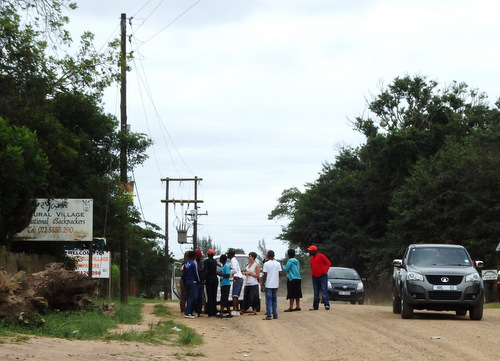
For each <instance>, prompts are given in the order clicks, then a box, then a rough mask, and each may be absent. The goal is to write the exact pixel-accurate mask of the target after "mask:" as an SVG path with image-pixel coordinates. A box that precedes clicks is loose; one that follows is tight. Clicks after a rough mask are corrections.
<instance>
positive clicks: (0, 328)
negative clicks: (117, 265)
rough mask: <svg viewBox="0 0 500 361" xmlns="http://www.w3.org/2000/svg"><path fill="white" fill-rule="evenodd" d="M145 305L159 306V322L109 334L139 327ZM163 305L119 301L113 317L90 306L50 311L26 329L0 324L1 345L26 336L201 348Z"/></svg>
mask: <svg viewBox="0 0 500 361" xmlns="http://www.w3.org/2000/svg"><path fill="white" fill-rule="evenodd" d="M146 302H155V303H158V304H156V305H155V306H154V314H155V315H156V316H158V317H161V319H162V320H161V321H160V322H158V323H157V324H150V325H148V329H147V330H146V331H144V332H138V331H133V330H130V331H123V332H110V331H112V330H113V329H116V328H117V327H118V325H119V324H126V325H136V324H140V322H141V320H142V316H141V310H142V307H143V304H144V303H146ZM164 302H165V301H158V300H154V301H148V300H144V299H140V298H132V297H130V298H129V302H128V304H123V303H120V302H119V301H117V302H115V303H114V308H113V310H114V314H113V315H109V314H105V313H103V312H101V311H100V310H99V309H98V307H97V306H93V307H91V308H89V309H86V310H81V311H77V312H61V311H58V310H54V311H50V312H47V313H46V314H44V315H42V316H37V317H33V318H32V319H31V320H30V321H32V322H30V323H29V324H27V325H23V324H13V323H10V322H7V321H5V320H0V339H1V341H0V342H6V341H7V340H8V341H7V342H23V341H25V340H26V339H28V338H29V337H28V335H36V336H43V337H55V338H64V339H69V340H106V341H107V340H119V341H134V342H144V343H151V344H173V345H180V346H183V347H185V346H192V345H199V344H202V343H203V340H202V338H201V336H200V335H198V334H197V333H196V332H195V331H194V330H192V329H190V328H189V327H187V326H185V325H183V324H178V323H176V322H175V321H174V320H173V316H172V313H171V312H170V311H169V308H168V307H167V306H166V304H164ZM98 303H99V302H98V301H96V304H98ZM42 319H43V321H44V322H43V323H42V322H41V321H42Z"/></svg>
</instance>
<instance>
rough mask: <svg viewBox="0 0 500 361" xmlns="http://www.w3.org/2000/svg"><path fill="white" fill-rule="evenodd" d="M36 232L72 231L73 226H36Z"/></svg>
mask: <svg viewBox="0 0 500 361" xmlns="http://www.w3.org/2000/svg"><path fill="white" fill-rule="evenodd" d="M38 233H74V229H73V227H38Z"/></svg>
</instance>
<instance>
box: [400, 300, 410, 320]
mask: <svg viewBox="0 0 500 361" xmlns="http://www.w3.org/2000/svg"><path fill="white" fill-rule="evenodd" d="M401 318H404V319H410V318H413V307H411V306H410V305H409V304H408V302H406V301H405V297H404V296H403V297H401Z"/></svg>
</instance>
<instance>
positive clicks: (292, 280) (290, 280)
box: [283, 249, 302, 312]
mask: <svg viewBox="0 0 500 361" xmlns="http://www.w3.org/2000/svg"><path fill="white" fill-rule="evenodd" d="M287 253H288V261H287V263H286V266H283V270H284V271H286V272H287V276H286V278H287V279H286V299H287V300H290V307H289V308H288V309H286V310H285V312H292V311H300V299H301V298H302V279H301V277H300V263H299V261H298V259H297V258H295V250H293V249H289V250H288V252H287ZM294 301H295V308H293V302H294Z"/></svg>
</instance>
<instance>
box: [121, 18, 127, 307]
mask: <svg viewBox="0 0 500 361" xmlns="http://www.w3.org/2000/svg"><path fill="white" fill-rule="evenodd" d="M120 25H121V55H120V69H121V86H120V95H121V102H120V119H121V130H120V183H121V186H120V192H121V194H122V201H123V202H128V197H125V196H123V193H125V189H126V187H125V185H126V183H127V182H128V176H127V143H126V138H127V137H126V134H127V131H128V129H127V41H126V40H127V17H126V14H122V15H121V22H120ZM126 208H127V209H126V210H125V211H124V213H123V219H122V232H121V237H120V238H121V243H120V299H121V301H122V302H123V303H127V302H128V245H127V243H128V242H127V241H128V232H127V229H128V227H127V225H128V206H127V207H126Z"/></svg>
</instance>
